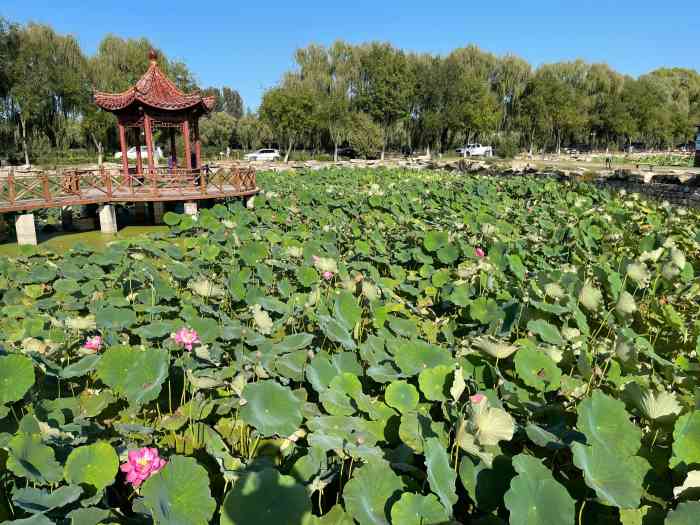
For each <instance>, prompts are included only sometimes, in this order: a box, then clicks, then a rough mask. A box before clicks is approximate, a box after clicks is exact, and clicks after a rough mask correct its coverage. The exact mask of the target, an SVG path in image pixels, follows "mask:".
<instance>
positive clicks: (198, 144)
mask: <svg viewBox="0 0 700 525" xmlns="http://www.w3.org/2000/svg"><path fill="white" fill-rule="evenodd" d="M194 158H195V162H196V163H197V165H196V166H195V169H201V167H202V141H201V140H199V119H196V118H195V119H194Z"/></svg>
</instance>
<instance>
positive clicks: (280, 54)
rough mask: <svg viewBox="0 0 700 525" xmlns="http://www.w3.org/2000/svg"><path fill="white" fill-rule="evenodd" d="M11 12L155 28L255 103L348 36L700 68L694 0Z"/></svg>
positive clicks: (635, 65) (157, 35)
mask: <svg viewBox="0 0 700 525" xmlns="http://www.w3.org/2000/svg"><path fill="white" fill-rule="evenodd" d="M124 6H128V7H124ZM0 16H4V17H6V18H9V19H10V20H13V21H16V22H27V21H30V20H31V21H36V22H45V23H49V24H51V25H52V26H53V27H54V28H55V29H56V30H58V31H59V32H62V33H71V34H73V35H75V36H76V37H77V38H78V40H79V42H80V44H81V46H82V47H83V49H84V50H85V51H86V52H87V53H93V52H94V51H95V49H96V48H97V45H98V43H99V41H100V40H101V38H102V37H103V36H104V35H105V34H106V33H110V32H111V33H115V34H117V35H120V36H123V37H140V36H147V37H148V38H149V39H151V40H152V41H153V42H154V43H155V44H156V45H157V46H158V47H160V48H161V49H163V50H165V52H166V53H167V54H168V55H169V56H170V57H175V58H178V59H180V60H182V61H184V62H185V63H187V65H188V66H189V67H190V69H191V70H192V71H193V72H194V74H195V75H196V77H197V80H198V81H199V82H200V84H201V85H203V86H209V85H214V86H222V85H228V86H231V87H234V88H236V89H238V90H239V91H240V93H241V95H242V96H243V99H244V102H245V104H246V105H247V106H251V107H253V108H255V107H257V105H258V104H259V101H260V97H261V96H262V93H263V92H264V90H265V89H266V88H269V87H272V86H274V85H275V83H276V82H277V81H278V80H279V79H280V77H281V75H282V73H283V72H284V71H285V70H287V69H289V68H290V67H292V66H293V53H294V50H295V49H296V48H298V47H303V46H306V45H308V44H310V43H322V44H330V43H332V42H333V41H334V40H337V39H343V40H347V41H349V42H353V43H359V42H363V41H369V40H381V41H389V42H391V43H392V44H394V45H395V46H398V47H401V48H404V49H409V50H414V51H420V52H432V53H441V54H446V53H448V52H449V51H450V50H452V49H454V48H456V47H461V46H465V45H467V44H469V43H474V44H477V45H478V46H480V47H481V48H483V49H486V50H488V51H491V52H493V53H496V54H504V53H508V52H513V53H516V54H518V55H520V56H522V57H523V58H525V59H526V60H528V61H529V62H530V63H532V64H533V65H538V64H541V63H546V62H554V61H558V60H567V59H573V58H577V57H581V58H583V59H585V60H587V61H595V62H606V63H608V64H610V65H611V66H612V67H613V68H615V69H617V70H618V71H621V72H623V73H628V74H632V75H639V74H641V73H645V72H647V71H650V70H652V69H654V68H657V67H660V66H679V67H690V68H695V69H698V70H700V4H696V5H694V2H689V1H687V0H683V1H677V0H667V1H665V2H661V1H659V0H653V1H652V0H637V1H634V2H632V1H629V0H617V1H615V0H611V1H602V0H598V1H586V0H578V1H570V0H559V1H554V0H545V1H538V0H531V1H500V2H495V1H483V0H482V1H479V2H474V1H471V2H470V1H468V0H462V1H461V2H457V1H438V0H434V1H431V2H426V1H423V2H416V1H413V0H404V1H394V0H392V1H380V0H374V1H367V0H352V1H349V2H348V1H345V2H340V1H337V0H335V1H333V0H327V1H316V0H314V1H303V0H302V1H296V2H295V1H286V2H277V1H274V0H267V1H260V2H250V1H248V2H240V1H236V0H205V1H196V0H195V1H193V0H190V1H183V0H169V1H160V0H159V1H150V0H142V1H140V2H137V1H130V0H121V1H120V0H99V2H98V1H96V0H41V1H40V0H1V1H0Z"/></svg>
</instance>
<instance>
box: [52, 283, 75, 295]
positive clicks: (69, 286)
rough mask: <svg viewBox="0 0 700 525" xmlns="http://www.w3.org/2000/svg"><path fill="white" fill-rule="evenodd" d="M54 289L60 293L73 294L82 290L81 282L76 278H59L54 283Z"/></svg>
mask: <svg viewBox="0 0 700 525" xmlns="http://www.w3.org/2000/svg"><path fill="white" fill-rule="evenodd" d="M53 289H54V290H55V291H57V292H58V293H62V294H66V295H67V294H72V293H75V292H77V291H78V290H80V283H78V281H76V280H75V279H57V280H56V281H54V283H53Z"/></svg>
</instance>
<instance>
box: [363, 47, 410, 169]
mask: <svg viewBox="0 0 700 525" xmlns="http://www.w3.org/2000/svg"><path fill="white" fill-rule="evenodd" d="M358 52H359V53H360V55H359V56H360V59H359V76H358V84H357V87H356V89H357V95H356V97H355V104H356V107H357V108H358V109H359V110H360V111H363V112H365V113H367V114H368V115H369V116H371V117H372V118H373V119H374V121H375V122H376V123H377V124H379V126H380V128H381V130H382V135H383V141H382V152H381V158H382V159H384V154H385V151H386V145H387V139H388V135H389V129H390V128H391V126H393V125H394V124H395V123H396V122H398V121H399V120H400V119H402V118H404V117H405V116H406V115H407V114H408V108H409V100H408V99H409V95H410V89H411V83H410V82H409V76H408V74H409V70H408V63H407V60H406V55H405V54H404V53H403V52H402V51H400V50H397V49H394V48H393V47H392V46H391V45H389V44H380V43H377V42H373V43H371V44H369V45H366V46H363V47H362V48H361V49H359V50H358Z"/></svg>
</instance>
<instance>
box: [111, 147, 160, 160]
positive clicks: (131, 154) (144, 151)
mask: <svg viewBox="0 0 700 525" xmlns="http://www.w3.org/2000/svg"><path fill="white" fill-rule="evenodd" d="M114 158H115V159H121V158H122V152H121V151H117V152H116V153H115V154H114ZM126 158H127V159H129V160H136V146H132V147H131V148H129V149H128V150H126ZM141 158H142V159H147V158H148V147H146V146H141ZM153 158H154V159H155V160H156V162H157V161H158V159H162V158H163V150H162V149H160V147H156V148H155V151H154V152H153Z"/></svg>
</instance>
